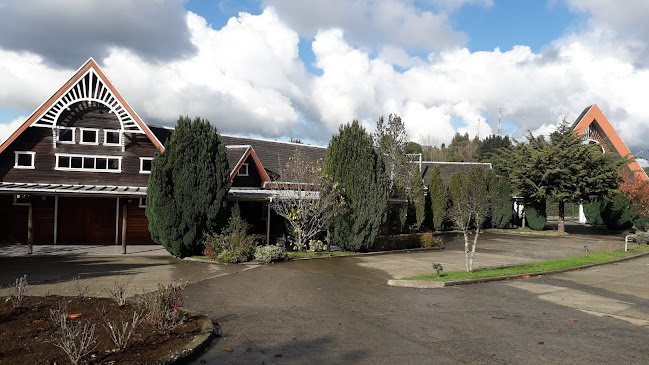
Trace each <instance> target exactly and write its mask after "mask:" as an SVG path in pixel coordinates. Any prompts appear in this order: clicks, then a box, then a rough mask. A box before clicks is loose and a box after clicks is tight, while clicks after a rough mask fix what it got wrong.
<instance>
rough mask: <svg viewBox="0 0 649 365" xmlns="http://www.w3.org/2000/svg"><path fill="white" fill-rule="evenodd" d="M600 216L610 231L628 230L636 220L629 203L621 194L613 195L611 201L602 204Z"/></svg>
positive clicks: (633, 210)
mask: <svg viewBox="0 0 649 365" xmlns="http://www.w3.org/2000/svg"><path fill="white" fill-rule="evenodd" d="M600 214H601V216H602V220H603V221H604V224H605V225H606V228H608V229H612V230H623V229H629V228H631V227H633V220H634V219H635V218H636V212H635V209H633V208H632V207H631V202H630V201H629V200H628V199H626V198H625V197H624V195H622V194H621V193H616V194H614V195H613V197H612V198H611V200H609V201H606V202H604V203H602V204H601V205H600Z"/></svg>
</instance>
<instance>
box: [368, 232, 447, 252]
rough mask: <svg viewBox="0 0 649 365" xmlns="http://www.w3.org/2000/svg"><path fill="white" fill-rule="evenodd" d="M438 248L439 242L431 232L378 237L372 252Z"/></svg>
mask: <svg viewBox="0 0 649 365" xmlns="http://www.w3.org/2000/svg"><path fill="white" fill-rule="evenodd" d="M431 247H440V245H439V241H438V240H437V239H436V238H435V236H433V233H432V232H425V233H411V234H400V235H393V236H380V237H379V238H378V239H377V240H376V242H374V245H372V247H371V250H372V251H392V250H404V249H410V248H431Z"/></svg>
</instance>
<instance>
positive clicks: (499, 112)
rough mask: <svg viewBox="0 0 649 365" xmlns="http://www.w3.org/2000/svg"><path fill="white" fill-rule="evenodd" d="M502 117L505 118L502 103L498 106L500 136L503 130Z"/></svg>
mask: <svg viewBox="0 0 649 365" xmlns="http://www.w3.org/2000/svg"><path fill="white" fill-rule="evenodd" d="M502 119H503V108H501V107H500V105H499V106H498V135H499V136H502V132H503V131H502V127H501V124H500V122H501V121H502Z"/></svg>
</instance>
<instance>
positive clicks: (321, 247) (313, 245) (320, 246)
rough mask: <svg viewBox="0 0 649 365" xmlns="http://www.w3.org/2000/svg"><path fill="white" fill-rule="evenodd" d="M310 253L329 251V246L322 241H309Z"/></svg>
mask: <svg viewBox="0 0 649 365" xmlns="http://www.w3.org/2000/svg"><path fill="white" fill-rule="evenodd" d="M309 251H313V252H322V251H327V245H326V244H325V243H323V242H322V241H320V240H311V241H309Z"/></svg>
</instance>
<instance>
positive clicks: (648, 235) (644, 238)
mask: <svg viewBox="0 0 649 365" xmlns="http://www.w3.org/2000/svg"><path fill="white" fill-rule="evenodd" d="M633 237H635V241H636V242H637V243H639V244H641V245H646V244H649V232H639V233H636V234H634V235H633Z"/></svg>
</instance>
